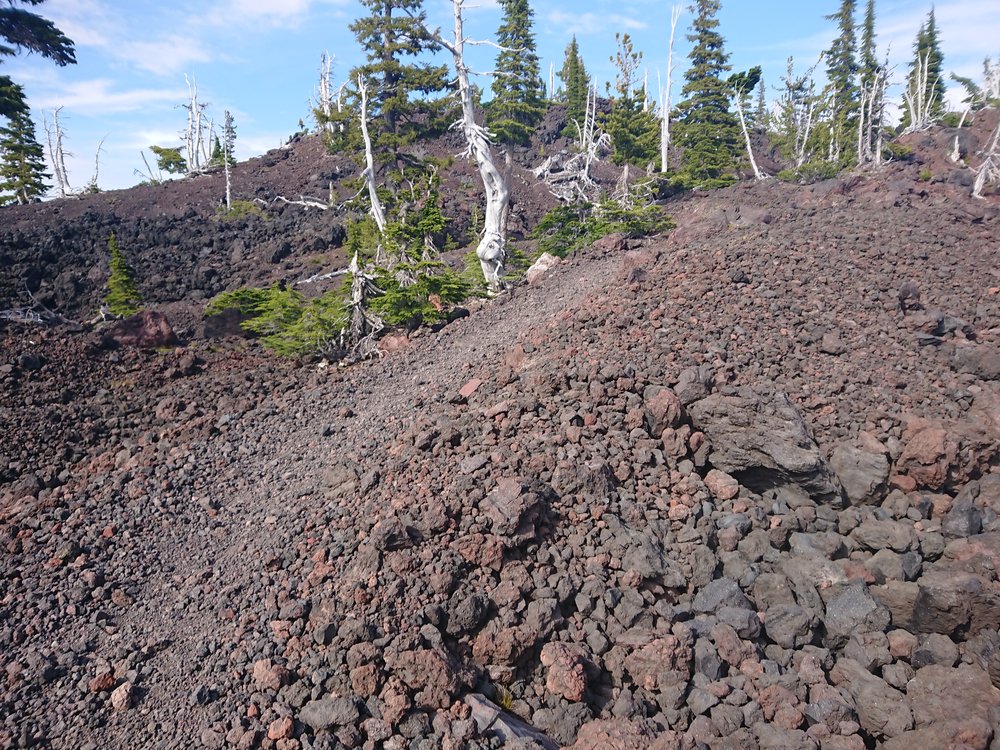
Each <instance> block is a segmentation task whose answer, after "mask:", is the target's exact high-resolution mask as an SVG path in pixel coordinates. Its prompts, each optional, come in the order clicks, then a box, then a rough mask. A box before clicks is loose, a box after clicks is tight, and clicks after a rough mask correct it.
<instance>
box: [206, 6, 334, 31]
mask: <svg viewBox="0 0 1000 750" xmlns="http://www.w3.org/2000/svg"><path fill="white" fill-rule="evenodd" d="M347 2H348V0H282V2H280V3H279V2H275V1H274V0H220V1H219V2H218V3H217V4H216V6H215V7H214V8H211V9H210V10H208V12H207V13H205V14H204V15H203V18H204V20H205V21H206V22H207V23H209V24H211V25H213V26H222V27H232V26H241V27H247V26H255V27H261V26H263V27H267V28H294V27H296V26H298V25H300V24H301V23H302V22H303V21H304V20H305V18H306V16H307V15H308V14H309V12H310V11H311V10H313V8H314V7H315V6H319V5H328V6H336V7H342V6H345V5H347Z"/></svg>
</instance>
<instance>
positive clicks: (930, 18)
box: [902, 7, 945, 128]
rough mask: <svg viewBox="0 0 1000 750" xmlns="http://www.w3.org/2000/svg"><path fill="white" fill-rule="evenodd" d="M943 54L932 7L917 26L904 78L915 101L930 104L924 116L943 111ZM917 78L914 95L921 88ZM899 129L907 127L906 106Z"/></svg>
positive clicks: (908, 116)
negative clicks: (910, 57)
mask: <svg viewBox="0 0 1000 750" xmlns="http://www.w3.org/2000/svg"><path fill="white" fill-rule="evenodd" d="M943 64H944V55H943V54H942V53H941V41H940V39H939V38H938V28H937V19H936V18H935V16H934V8H933V7H931V10H930V12H929V13H928V14H927V21H926V22H925V23H922V24H920V30H919V31H918V32H917V38H916V40H915V41H914V43H913V60H912V61H911V62H910V72H909V75H908V76H907V88H908V90H910V91H911V92H912V93H914V94H917V95H918V96H916V98H918V99H920V101H923V102H929V103H930V109H929V111H928V112H927V114H928V115H929V116H930V117H931V118H934V117H937V116H938V115H940V114H942V113H943V112H944V96H945V83H944V76H943V75H942V67H943ZM918 77H922V79H923V82H924V83H923V86H922V87H923V91H921V92H916V90H915V89H916V88H920V87H921V82H920V80H918ZM902 124H903V127H904V128H907V127H909V126H910V124H911V115H910V111H909V108H908V107H904V108H903V122H902Z"/></svg>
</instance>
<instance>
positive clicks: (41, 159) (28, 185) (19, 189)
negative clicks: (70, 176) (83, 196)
mask: <svg viewBox="0 0 1000 750" xmlns="http://www.w3.org/2000/svg"><path fill="white" fill-rule="evenodd" d="M14 88H16V89H20V88H21V87H20V86H17V84H14ZM18 96H20V97H22V99H23V93H20V92H19V93H18ZM12 100H13V99H12ZM47 177H49V175H48V173H47V172H46V171H45V152H44V151H43V150H42V147H41V145H40V144H39V143H38V141H37V140H35V124H34V123H33V122H32V121H31V116H30V115H29V114H28V113H27V112H26V111H19V110H17V109H15V111H14V112H13V113H12V114H11V116H10V117H9V118H8V122H7V127H4V128H0V178H2V182H0V191H2V192H3V193H4V195H2V196H0V204H6V203H14V202H17V203H29V202H31V201H32V200H33V199H34V198H39V197H41V196H42V195H44V193H45V190H46V185H45V180H46V178H47Z"/></svg>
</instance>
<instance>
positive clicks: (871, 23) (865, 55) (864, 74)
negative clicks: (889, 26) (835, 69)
mask: <svg viewBox="0 0 1000 750" xmlns="http://www.w3.org/2000/svg"><path fill="white" fill-rule="evenodd" d="M858 66H859V68H860V71H859V72H860V74H861V85H862V86H863V87H864V88H865V89H867V90H869V91H870V90H871V88H872V86H873V84H874V82H875V76H876V75H877V73H878V70H879V63H878V53H877V51H876V49H875V0H868V2H867V4H866V5H865V20H864V21H862V23H861V46H860V48H859V50H858Z"/></svg>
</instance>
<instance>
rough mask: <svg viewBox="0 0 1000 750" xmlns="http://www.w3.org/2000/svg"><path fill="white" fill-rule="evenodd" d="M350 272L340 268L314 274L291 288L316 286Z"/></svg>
mask: <svg viewBox="0 0 1000 750" xmlns="http://www.w3.org/2000/svg"><path fill="white" fill-rule="evenodd" d="M350 272H351V269H350V268H340V269H337V270H336V271H327V272H326V273H314V274H313V275H312V276H310V277H309V278H307V279H299V280H298V281H296V282H295V283H294V284H293V286H302V285H303V284H316V283H317V282H320V281H329V280H330V279H336V278H338V277H339V276H345V275H347V274H349V273H350Z"/></svg>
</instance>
